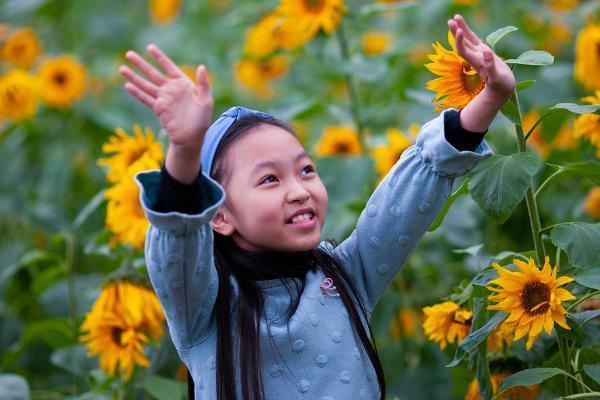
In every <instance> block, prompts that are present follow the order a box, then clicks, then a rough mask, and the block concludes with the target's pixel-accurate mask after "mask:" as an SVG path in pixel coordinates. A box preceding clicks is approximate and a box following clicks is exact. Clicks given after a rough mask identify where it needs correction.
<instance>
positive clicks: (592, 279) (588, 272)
mask: <svg viewBox="0 0 600 400" xmlns="http://www.w3.org/2000/svg"><path fill="white" fill-rule="evenodd" d="M573 279H575V282H577V283H579V284H580V285H581V286H585V287H587V288H591V289H596V290H600V267H598V268H586V269H584V270H582V271H580V272H578V273H577V274H576V275H575V276H574V277H573Z"/></svg>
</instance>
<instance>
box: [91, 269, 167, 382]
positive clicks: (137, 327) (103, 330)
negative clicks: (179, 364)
mask: <svg viewBox="0 0 600 400" xmlns="http://www.w3.org/2000/svg"><path fill="white" fill-rule="evenodd" d="M164 319H165V318H164V314H163V311H162V308H161V306H160V303H159V302H158V299H157V298H156V296H155V295H154V293H153V292H152V291H151V290H150V289H147V288H145V287H143V286H140V285H137V284H133V283H130V282H126V281H123V282H112V283H109V284H108V285H106V286H105V287H104V288H103V289H102V292H101V293H100V296H99V297H98V299H97V300H96V302H95V303H94V305H93V306H92V309H91V310H90V311H89V312H88V313H87V314H86V316H85V320H84V322H83V324H82V325H81V330H82V331H83V332H87V333H86V334H84V335H82V336H81V337H80V338H79V340H80V341H81V342H85V343H86V346H87V348H88V350H89V352H88V355H89V356H93V355H95V354H98V355H99V358H100V368H101V369H103V370H104V371H105V372H106V373H107V374H109V375H110V376H113V377H114V376H115V375H116V373H117V371H118V372H119V373H120V375H121V376H122V378H123V379H124V380H129V379H130V378H131V375H132V373H133V369H134V367H135V365H136V364H137V365H141V366H144V367H145V366H148V365H149V363H150V362H149V360H148V359H147V358H146V357H145V355H144V348H143V346H144V345H145V344H146V343H147V342H148V337H149V336H150V337H151V338H152V339H154V340H156V339H158V338H160V336H161V335H162V333H163V322H164Z"/></svg>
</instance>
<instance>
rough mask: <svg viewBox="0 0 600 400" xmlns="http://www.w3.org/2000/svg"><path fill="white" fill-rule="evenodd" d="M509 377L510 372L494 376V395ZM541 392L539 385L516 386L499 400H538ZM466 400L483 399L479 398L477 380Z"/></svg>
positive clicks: (469, 390) (473, 383) (471, 386)
mask: <svg viewBox="0 0 600 400" xmlns="http://www.w3.org/2000/svg"><path fill="white" fill-rule="evenodd" d="M509 375H511V373H510V372H499V373H495V374H492V376H491V377H490V380H491V381H492V392H493V394H497V393H498V387H499V386H500V383H502V381H503V380H505V379H506V378H507V377H508V376H509ZM539 391H540V387H539V386H538V385H530V386H515V387H514V388H512V389H510V390H508V391H506V392H505V393H504V394H503V395H502V396H500V397H499V398H498V400H536V399H537V398H538V393H539ZM465 400H481V397H480V396H479V384H478V383H477V379H473V380H472V381H471V384H470V385H469V389H468V390H467V394H466V396H465Z"/></svg>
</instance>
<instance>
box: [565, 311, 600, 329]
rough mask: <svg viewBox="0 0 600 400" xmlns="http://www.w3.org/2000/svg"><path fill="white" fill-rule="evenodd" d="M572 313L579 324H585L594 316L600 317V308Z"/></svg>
mask: <svg viewBox="0 0 600 400" xmlns="http://www.w3.org/2000/svg"><path fill="white" fill-rule="evenodd" d="M570 315H571V316H572V317H573V320H574V321H575V322H577V323H578V324H579V326H584V325H585V324H587V323H588V322H590V321H591V320H593V319H594V318H598V317H600V310H585V311H581V312H578V313H575V314H570Z"/></svg>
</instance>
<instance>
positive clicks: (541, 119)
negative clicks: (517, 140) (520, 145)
mask: <svg viewBox="0 0 600 400" xmlns="http://www.w3.org/2000/svg"><path fill="white" fill-rule="evenodd" d="M557 111H560V110H559V109H557V110H554V111H548V112H547V113H546V114H544V115H542V117H541V118H540V119H538V120H537V121H536V123H535V124H533V126H532V127H531V129H529V131H528V132H527V135H525V141H527V139H529V136H531V135H532V134H533V131H534V129H535V128H536V127H537V126H538V125H539V124H540V123H541V122H542V121H543V120H544V118H546V117H547V116H549V115H552V114H554V113H555V112H557Z"/></svg>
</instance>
